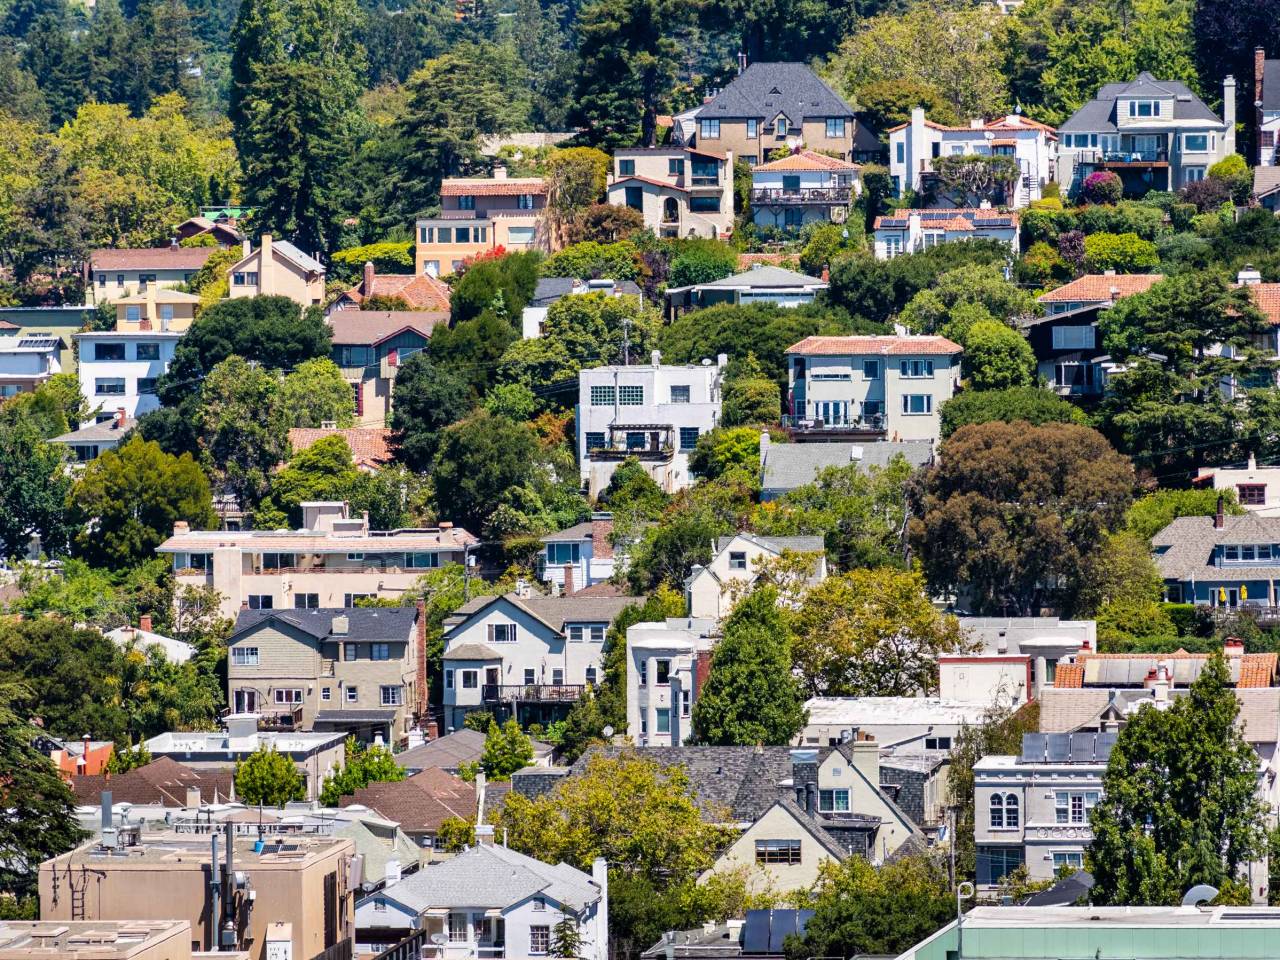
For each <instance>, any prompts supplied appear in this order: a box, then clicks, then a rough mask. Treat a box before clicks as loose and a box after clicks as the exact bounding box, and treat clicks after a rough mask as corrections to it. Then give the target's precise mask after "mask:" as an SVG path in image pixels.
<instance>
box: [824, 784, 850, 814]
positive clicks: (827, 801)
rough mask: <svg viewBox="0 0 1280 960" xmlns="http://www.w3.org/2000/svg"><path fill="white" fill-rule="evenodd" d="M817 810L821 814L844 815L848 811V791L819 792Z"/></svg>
mask: <svg viewBox="0 0 1280 960" xmlns="http://www.w3.org/2000/svg"><path fill="white" fill-rule="evenodd" d="M818 809H819V810H820V811H822V812H823V813H846V812H848V810H849V791H848V789H842V790H819V791H818Z"/></svg>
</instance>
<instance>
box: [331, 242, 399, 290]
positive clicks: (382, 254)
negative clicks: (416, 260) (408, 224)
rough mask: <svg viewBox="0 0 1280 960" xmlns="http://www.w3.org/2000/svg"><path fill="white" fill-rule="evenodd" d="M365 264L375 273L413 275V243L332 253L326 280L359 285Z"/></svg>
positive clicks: (358, 248)
mask: <svg viewBox="0 0 1280 960" xmlns="http://www.w3.org/2000/svg"><path fill="white" fill-rule="evenodd" d="M366 263H372V264H373V270H374V272H375V273H393V274H394V273H413V241H412V240H382V241H379V242H378V243H366V244H362V245H361V246H358V247H348V248H347V249H345V250H337V251H334V253H333V255H332V256H331V257H329V271H330V276H331V278H333V279H338V280H342V281H343V282H345V283H359V282H360V281H361V279H362V278H363V275H364V265H365V264H366Z"/></svg>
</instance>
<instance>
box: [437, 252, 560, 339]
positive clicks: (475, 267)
mask: <svg viewBox="0 0 1280 960" xmlns="http://www.w3.org/2000/svg"><path fill="white" fill-rule="evenodd" d="M541 263H542V259H541V255H540V254H538V253H536V252H529V253H508V254H506V255H504V256H501V257H486V258H484V259H482V260H477V261H476V262H475V263H472V264H471V265H470V266H468V267H467V269H466V270H465V271H464V272H463V274H462V276H460V277H459V278H458V280H457V282H456V283H455V284H454V285H453V293H452V295H451V296H450V298H449V309H450V317H451V320H452V323H453V326H455V327H456V326H457V325H458V324H460V323H462V322H463V321H464V320H472V319H474V318H476V317H479V316H480V315H481V314H483V313H486V312H495V313H497V314H498V315H499V316H500V317H501V319H504V320H507V321H509V322H514V321H515V320H518V318H519V316H520V311H521V310H523V309H524V308H525V306H526V305H527V304H528V302H529V301H530V300H532V299H533V292H534V290H535V289H537V286H538V271H539V268H540V265H541Z"/></svg>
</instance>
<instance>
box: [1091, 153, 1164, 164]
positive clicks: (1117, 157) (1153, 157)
mask: <svg viewBox="0 0 1280 960" xmlns="http://www.w3.org/2000/svg"><path fill="white" fill-rule="evenodd" d="M1079 162H1080V163H1168V162H1169V151H1168V150H1082V151H1081V152H1080V153H1079Z"/></svg>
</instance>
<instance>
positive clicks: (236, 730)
mask: <svg viewBox="0 0 1280 960" xmlns="http://www.w3.org/2000/svg"><path fill="white" fill-rule="evenodd" d="M259 719H260V718H259V716H258V715H257V714H256V713H249V714H244V713H232V714H228V715H226V716H225V717H223V718H222V722H223V724H224V728H223V729H222V730H219V731H214V732H205V731H196V730H192V731H186V730H182V731H178V730H171V731H169V732H167V733H159V734H156V735H155V736H154V737H151V738H150V739H149V740H147V741H146V748H147V752H148V753H150V754H151V756H153V757H154V758H156V759H157V760H159V759H161V758H164V757H168V758H170V759H177V760H179V761H180V762H181V764H182V765H183V766H184V767H190V768H192V769H194V770H195V771H196V772H198V773H200V774H202V775H203V774H204V773H205V772H207V771H208V772H217V771H224V772H231V773H234V772H235V765H236V763H237V762H238V761H240V760H244V759H246V758H247V757H249V756H250V755H252V754H253V753H254V752H255V751H257V750H258V749H259V748H262V749H266V750H274V751H275V752H276V753H281V754H284V755H285V756H287V757H288V758H289V759H290V760H292V761H293V763H294V766H296V767H297V768H298V772H299V773H301V774H302V781H303V787H304V789H305V791H306V799H308V800H314V799H316V798H317V797H319V796H320V788H321V787H322V786H323V785H324V778H325V777H327V776H328V775H329V774H330V773H332V772H333V771H335V770H338V769H340V768H341V767H342V765H343V763H344V762H345V757H346V753H345V747H344V744H345V743H346V739H347V735H346V734H345V733H343V732H341V731H337V732H327V733H321V732H308V731H299V730H289V731H283V730H263V729H260V728H259Z"/></svg>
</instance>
